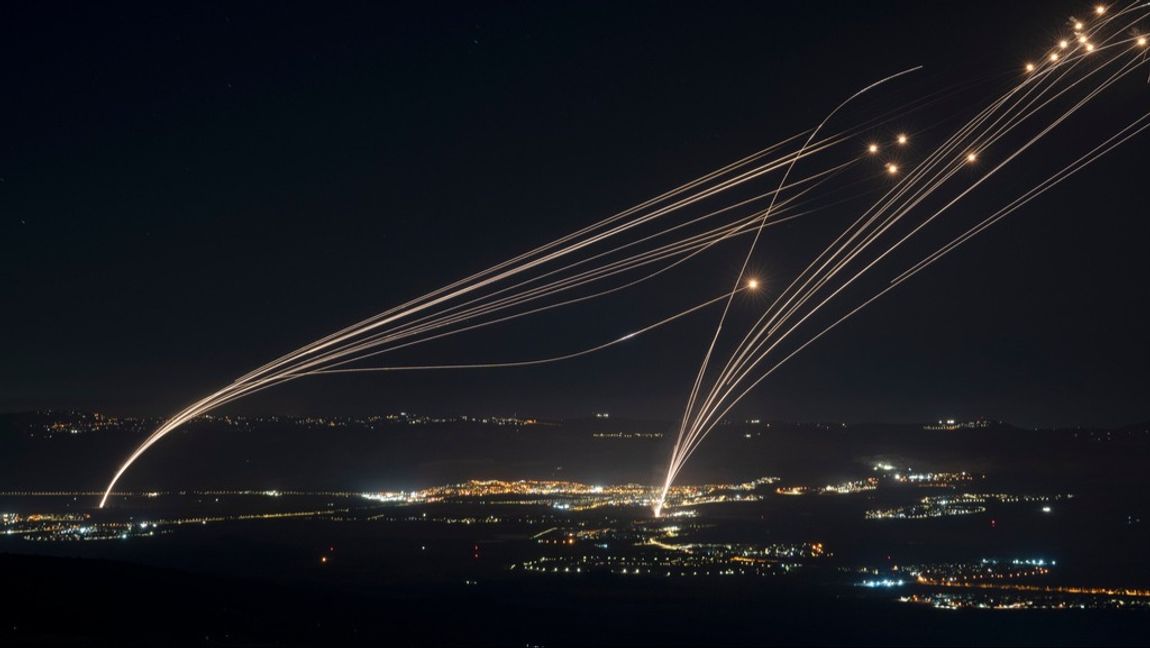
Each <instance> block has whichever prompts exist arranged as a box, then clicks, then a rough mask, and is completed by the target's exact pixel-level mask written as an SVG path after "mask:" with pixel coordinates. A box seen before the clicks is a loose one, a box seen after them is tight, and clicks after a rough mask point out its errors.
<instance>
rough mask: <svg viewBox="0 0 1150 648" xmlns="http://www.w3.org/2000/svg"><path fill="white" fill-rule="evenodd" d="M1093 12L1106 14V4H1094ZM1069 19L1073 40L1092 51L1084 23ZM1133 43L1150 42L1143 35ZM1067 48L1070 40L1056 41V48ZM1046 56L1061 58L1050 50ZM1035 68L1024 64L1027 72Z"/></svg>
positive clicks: (1051, 58) (1053, 60)
mask: <svg viewBox="0 0 1150 648" xmlns="http://www.w3.org/2000/svg"><path fill="white" fill-rule="evenodd" d="M1094 14H1095V15H1097V16H1102V15H1105V14H1106V5H1095V6H1094ZM1071 20H1072V21H1074V40H1075V41H1077V42H1078V43H1079V44H1080V45H1082V49H1083V50H1085V51H1086V53H1087V54H1089V53H1091V52H1093V51H1094V50H1095V46H1094V43H1091V42H1090V40H1089V39H1087V38H1086V35H1085V34H1083V33H1082V30H1083V29H1085V28H1086V25H1084V24H1083V23H1082V21H1081V20H1075V19H1073V18H1071ZM1135 43H1136V44H1137V45H1138V47H1146V46H1147V44H1150V41H1147V39H1146V37H1145V36H1139V37H1138V38H1137V39H1136V40H1135ZM1069 48H1070V41H1069V40H1067V39H1065V38H1063V39H1061V40H1059V41H1058V49H1060V50H1065V49H1069ZM1047 58H1048V59H1049V60H1050V62H1051V63H1056V62H1057V61H1058V60H1059V59H1061V57H1060V56H1059V55H1058V52H1051V53H1050V54H1049V55H1048V56H1047ZM1036 69H1038V67H1037V66H1036V65H1035V64H1034V63H1027V64H1026V71H1027V72H1033V71H1035V70H1036Z"/></svg>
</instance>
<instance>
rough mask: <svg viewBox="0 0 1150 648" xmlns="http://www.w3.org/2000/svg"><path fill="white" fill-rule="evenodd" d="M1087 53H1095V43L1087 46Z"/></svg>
mask: <svg viewBox="0 0 1150 648" xmlns="http://www.w3.org/2000/svg"><path fill="white" fill-rule="evenodd" d="M1086 51H1087V52H1093V51H1094V44H1093V43H1087V44H1086Z"/></svg>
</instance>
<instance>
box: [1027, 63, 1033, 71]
mask: <svg viewBox="0 0 1150 648" xmlns="http://www.w3.org/2000/svg"><path fill="white" fill-rule="evenodd" d="M1026 71H1027V72H1033V71H1034V64H1033V63H1027V64H1026Z"/></svg>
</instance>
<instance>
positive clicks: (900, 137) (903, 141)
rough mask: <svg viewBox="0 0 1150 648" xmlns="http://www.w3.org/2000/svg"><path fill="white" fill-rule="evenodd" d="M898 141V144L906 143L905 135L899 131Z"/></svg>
mask: <svg viewBox="0 0 1150 648" xmlns="http://www.w3.org/2000/svg"><path fill="white" fill-rule="evenodd" d="M898 143H899V144H906V143H907V137H906V135H905V134H904V133H899V135H898Z"/></svg>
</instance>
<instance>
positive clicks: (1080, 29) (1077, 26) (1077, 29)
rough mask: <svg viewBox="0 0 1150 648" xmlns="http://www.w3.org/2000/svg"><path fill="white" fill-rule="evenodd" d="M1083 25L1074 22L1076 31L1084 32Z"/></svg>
mask: <svg viewBox="0 0 1150 648" xmlns="http://www.w3.org/2000/svg"><path fill="white" fill-rule="evenodd" d="M1082 28H1083V25H1082V23H1081V22H1079V21H1077V20H1076V21H1074V31H1082Z"/></svg>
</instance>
